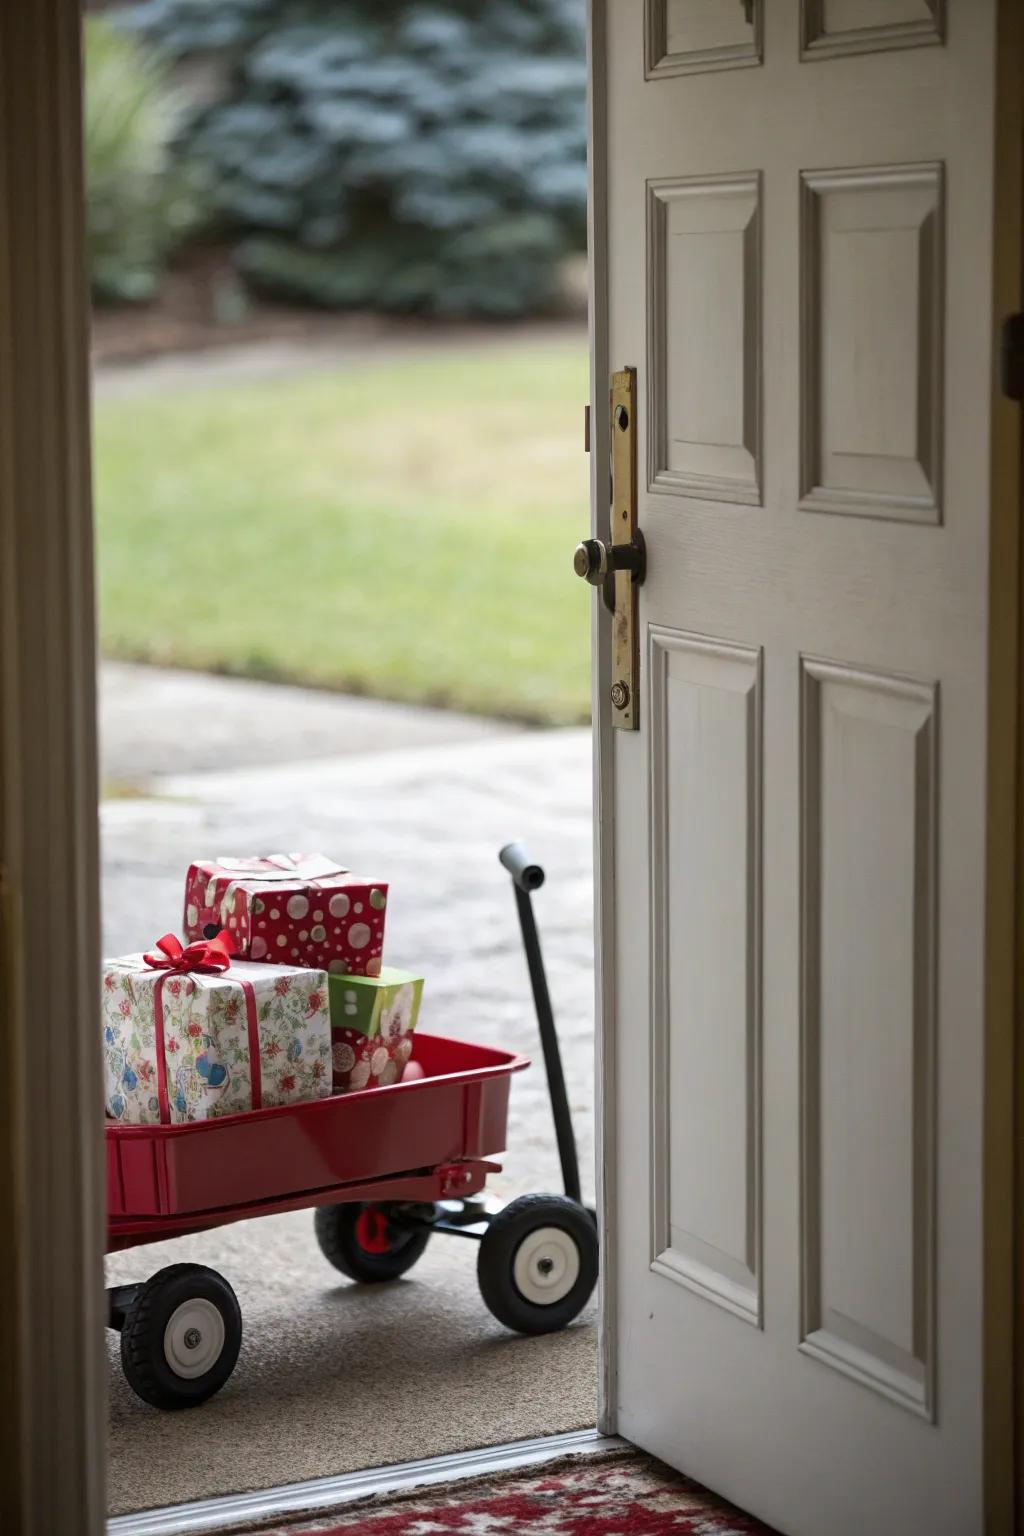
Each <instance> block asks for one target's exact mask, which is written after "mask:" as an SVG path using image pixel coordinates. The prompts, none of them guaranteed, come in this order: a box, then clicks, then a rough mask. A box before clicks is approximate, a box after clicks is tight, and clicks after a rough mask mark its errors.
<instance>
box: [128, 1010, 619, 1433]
mask: <svg viewBox="0 0 1024 1536" xmlns="http://www.w3.org/2000/svg"><path fill="white" fill-rule="evenodd" d="M416 1060H417V1061H418V1062H419V1063H420V1065H421V1066H422V1068H423V1071H424V1076H423V1077H422V1078H418V1079H414V1080H412V1081H410V1082H404V1083H395V1084H393V1085H392V1086H390V1087H387V1088H373V1089H370V1090H364V1091H363V1092H361V1093H349V1094H343V1095H338V1096H335V1097H332V1098H326V1099H318V1100H316V1101H315V1102H313V1103H309V1104H289V1105H283V1106H280V1107H277V1108H273V1109H263V1110H256V1111H254V1112H252V1113H249V1114H244V1115H226V1116H224V1117H223V1118H220V1119H212V1120H199V1121H193V1122H190V1123H187V1124H181V1125H146V1126H125V1125H109V1126H108V1127H107V1132H106V1136H107V1211H108V1216H107V1247H108V1249H109V1250H110V1251H115V1250H117V1249H122V1248H132V1247H136V1246H138V1245H140V1244H144V1243H149V1242H157V1241H159V1240H162V1239H163V1238H167V1237H179V1236H183V1235H184V1234H186V1233H190V1232H201V1231H204V1230H205V1229H206V1228H209V1227H219V1226H224V1225H225V1224H227V1223H229V1222H232V1221H245V1220H248V1219H249V1218H251V1217H254V1216H269V1215H273V1214H274V1213H276V1212H279V1211H290V1210H297V1209H300V1208H302V1207H305V1206H310V1207H312V1208H313V1209H314V1212H315V1217H314V1221H315V1232H316V1237H317V1241H318V1242H319V1244H320V1248H321V1249H322V1251H323V1253H324V1255H325V1256H326V1258H327V1259H328V1260H329V1261H330V1262H331V1263H332V1264H333V1265H334V1266H335V1268H336V1269H339V1270H341V1272H342V1273H343V1274H345V1275H348V1276H349V1277H350V1278H351V1279H353V1280H358V1281H363V1282H378V1281H382V1280H392V1279H395V1278H397V1277H398V1276H399V1275H402V1274H404V1273H405V1272H406V1270H408V1269H410V1268H411V1267H412V1265H413V1264H415V1263H416V1261H417V1259H418V1258H419V1257H420V1255H421V1254H422V1253H423V1250H424V1249H425V1248H426V1246H427V1242H428V1240H429V1239H430V1237H431V1235H432V1234H434V1233H439V1232H446V1233H458V1234H459V1235H461V1236H466V1237H475V1238H477V1239H478V1240H479V1244H480V1248H479V1258H478V1277H479V1282H480V1290H481V1293H482V1295H483V1299H484V1301H485V1303H486V1304H487V1306H488V1307H489V1308H490V1310H491V1312H492V1313H493V1314H494V1316H495V1317H497V1318H498V1319H499V1320H500V1321H501V1322H502V1323H504V1324H505V1325H506V1326H508V1327H509V1328H513V1329H517V1330H518V1331H520V1332H523V1333H546V1332H550V1331H552V1330H554V1329H558V1328H564V1327H565V1326H566V1324H567V1323H569V1322H571V1321H572V1319H573V1318H574V1317H576V1315H577V1314H578V1313H579V1312H580V1310H581V1309H582V1307H583V1306H584V1305H585V1304H586V1302H587V1300H588V1299H589V1297H590V1294H591V1292H592V1290H593V1288H594V1283H595V1280H596V1278H597V1231H596V1227H595V1225H594V1222H593V1218H592V1216H591V1214H590V1213H589V1212H588V1211H586V1210H584V1208H583V1207H582V1206H581V1205H580V1204H579V1203H578V1201H576V1200H572V1199H569V1198H568V1197H567V1196H562V1195H525V1196H523V1197H521V1198H520V1199H518V1200H514V1201H513V1202H512V1203H511V1204H510V1205H508V1206H506V1207H505V1208H504V1209H503V1210H500V1211H498V1212H497V1213H492V1212H490V1211H488V1210H487V1209H486V1207H485V1205H484V1204H483V1201H482V1200H481V1199H480V1193H481V1191H482V1189H483V1186H484V1182H485V1180H486V1177H487V1174H488V1173H491V1172H497V1171H498V1169H499V1165H498V1164H497V1163H494V1162H492V1161H490V1160H489V1159H490V1158H491V1157H493V1155H494V1154H495V1153H498V1152H501V1151H502V1150H503V1149H504V1147H505V1131H506V1123H507V1116H508V1097H509V1086H510V1079H511V1076H512V1073H513V1072H519V1071H521V1070H522V1069H523V1068H524V1067H526V1066H528V1065H529V1062H528V1061H527V1060H526V1058H525V1057H523V1056H515V1055H512V1054H510V1053H509V1052H507V1051H501V1050H496V1049H492V1048H490V1047H486V1046H480V1045H468V1044H465V1043H463V1042H460V1041H456V1040H446V1039H442V1038H440V1037H438V1036H431V1035H417V1037H416ZM108 1304H109V1305H108V1317H109V1323H110V1326H111V1327H113V1328H116V1329H118V1330H119V1331H120V1334H121V1360H122V1364H123V1367H124V1372H125V1376H126V1377H127V1379H128V1382H129V1384H130V1385H131V1386H132V1387H133V1388H134V1390H135V1391H136V1392H137V1393H138V1395H139V1396H140V1397H142V1398H143V1399H145V1401H146V1402H149V1403H152V1404H153V1405H154V1406H155V1407H158V1408H185V1407H190V1406H194V1405H196V1404H198V1403H201V1402H203V1401H205V1399H206V1398H208V1397H210V1396H212V1394H213V1393H214V1392H216V1391H217V1390H218V1389H219V1388H220V1387H222V1386H223V1385H224V1383H225V1381H227V1379H228V1377H229V1376H230V1375H231V1372H232V1370H233V1369H234V1366H235V1362H236V1360H237V1358H238V1351H239V1347H240V1344H241V1338H242V1323H241V1313H240V1311H239V1306H238V1302H237V1300H236V1298H235V1293H234V1291H233V1290H232V1289H231V1286H230V1285H229V1284H228V1282H227V1280H225V1279H224V1277H223V1276H222V1275H219V1274H218V1273H217V1272H216V1271H215V1270H212V1269H208V1268H206V1267H205V1266H203V1265H200V1264H173V1265H171V1266H169V1267H168V1268H166V1269H162V1270H161V1271H160V1272H159V1273H158V1274H155V1275H153V1276H152V1277H151V1278H150V1279H148V1280H146V1281H144V1282H142V1283H141V1284H138V1285H129V1286H116V1287H114V1288H112V1289H111V1290H110V1291H109V1292H108Z"/></svg>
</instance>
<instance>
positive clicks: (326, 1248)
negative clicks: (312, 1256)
mask: <svg viewBox="0 0 1024 1536" xmlns="http://www.w3.org/2000/svg"><path fill="white" fill-rule="evenodd" d="M402 1209H403V1208H402V1207H401V1206H398V1205H385V1204H379V1205H378V1204H367V1205H364V1204H361V1203H359V1202H358V1201H353V1202H349V1203H348V1204H346V1205H320V1206H318V1207H317V1209H316V1211H315V1212H314V1217H313V1220H314V1230H315V1232H316V1240H317V1242H318V1243H319V1244H320V1251H321V1252H322V1253H323V1255H324V1258H325V1259H327V1260H328V1261H329V1262H330V1263H331V1264H333V1265H334V1267H335V1269H340V1270H341V1273H342V1274H343V1275H347V1276H348V1277H349V1279H350V1280H360V1281H362V1282H363V1283H364V1284H368V1285H372V1284H375V1283H376V1282H377V1281H380V1280H397V1279H398V1277H399V1275H404V1274H405V1272H406V1270H409V1269H411V1268H412V1266H413V1265H414V1264H415V1263H416V1261H417V1259H419V1258H420V1257H421V1256H422V1253H423V1250H424V1248H426V1246H427V1243H428V1242H429V1241H430V1227H429V1225H428V1224H427V1221H417V1222H415V1223H413V1222H411V1221H409V1220H405V1221H403V1219H402ZM424 1214H425V1215H426V1216H427V1217H428V1219H429V1216H430V1215H432V1214H433V1209H432V1207H427V1208H426V1212H425V1213H424Z"/></svg>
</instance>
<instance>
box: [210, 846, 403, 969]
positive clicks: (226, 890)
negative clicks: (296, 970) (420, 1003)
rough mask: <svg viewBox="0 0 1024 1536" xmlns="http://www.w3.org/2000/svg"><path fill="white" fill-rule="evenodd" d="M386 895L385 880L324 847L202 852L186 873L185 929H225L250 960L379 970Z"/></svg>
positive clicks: (212, 934) (214, 931)
mask: <svg viewBox="0 0 1024 1536" xmlns="http://www.w3.org/2000/svg"><path fill="white" fill-rule="evenodd" d="M387 900H388V887H387V882H386V881H383V880H369V879H366V878H365V877H364V876H362V875H353V874H350V873H349V872H348V870H346V869H343V868H342V867H341V865H340V864H336V863H335V862H334V861H333V859H327V858H324V857H323V856H322V855H320V854H315V853H269V854H266V855H265V856H263V857H260V858H245V859H241V858H220V859H201V860H199V861H197V862H196V863H194V864H191V865H190V866H189V871H188V874H187V876H186V877H185V919H184V923H185V926H184V933H185V937H186V938H187V939H191V940H195V939H211V938H213V936H214V935H215V934H216V933H218V932H219V931H220V930H221V929H226V930H227V931H228V932H229V933H230V934H231V936H232V938H233V939H234V941H235V946H236V948H237V951H238V953H239V954H240V955H245V956H246V957H247V958H248V959H250V960H265V961H267V962H268V963H269V964H273V965H309V966H315V967H317V968H318V969H320V970H325V971H326V970H329V971H333V972H334V973H336V974H347V973H349V972H351V973H353V974H355V975H359V976H376V975H377V973H378V972H379V971H380V964H381V954H382V952H383V949H384V916H385V909H386V907H387Z"/></svg>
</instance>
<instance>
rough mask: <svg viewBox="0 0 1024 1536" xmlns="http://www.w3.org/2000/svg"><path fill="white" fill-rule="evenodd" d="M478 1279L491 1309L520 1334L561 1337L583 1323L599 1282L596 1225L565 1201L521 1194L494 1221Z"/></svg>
mask: <svg viewBox="0 0 1024 1536" xmlns="http://www.w3.org/2000/svg"><path fill="white" fill-rule="evenodd" d="M477 1280H478V1281H479V1284H480V1294H481V1296H482V1297H483V1299H484V1301H485V1303H486V1304H487V1307H488V1308H489V1309H490V1311H491V1312H492V1313H493V1315H494V1316H495V1317H496V1318H497V1319H498V1321H499V1323H504V1324H505V1326H506V1328H514V1329H515V1330H516V1332H518V1333H554V1332H555V1331H556V1330H557V1329H559V1328H565V1327H566V1326H567V1325H568V1324H569V1323H571V1322H572V1320H573V1318H574V1317H577V1316H578V1315H579V1313H580V1312H582V1310H583V1308H584V1307H585V1306H586V1304H587V1302H588V1301H589V1300H590V1295H591V1292H592V1291H593V1289H594V1286H595V1284H596V1283H597V1227H596V1225H595V1223H594V1219H593V1217H592V1216H591V1215H590V1213H589V1211H586V1210H584V1208H583V1206H582V1205H579V1204H577V1202H576V1201H575V1200H570V1199H568V1198H567V1197H566V1196H565V1195H522V1196H520V1198H519V1199H518V1200H513V1201H512V1203H511V1205H507V1206H506V1207H505V1209H504V1210H503V1211H501V1212H500V1213H499V1214H498V1215H497V1216H495V1217H494V1218H493V1220H492V1221H491V1223H490V1225H489V1226H488V1228H487V1231H486V1232H485V1234H484V1237H483V1240H482V1242H481V1244H480V1252H479V1255H478V1257H477Z"/></svg>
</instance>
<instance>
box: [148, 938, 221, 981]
mask: <svg viewBox="0 0 1024 1536" xmlns="http://www.w3.org/2000/svg"><path fill="white" fill-rule="evenodd" d="M156 947H157V949H158V950H160V952H161V953H160V954H158V955H143V957H142V958H143V960H145V962H146V964H147V965H148V966H149V968H150V970H151V971H167V972H168V974H169V975H177V976H184V975H185V974H186V973H187V972H188V971H204V972H206V973H207V974H209V973H212V972H215V971H226V970H228V969H229V967H230V965H231V957H232V955H234V954H236V953H237V949H236V946H235V941H234V939H233V938H232V937H231V934H230V933H228V932H227V930H226V929H221V931H220V933H218V935H217V937H216V938H215V939H196V941H195V943H193V944H190V945H189V946H188V948H187V949H186V948H185V946H184V945H183V944H182V942H181V940H180V939H179V938H178V936H177V934H175V933H165V934H164V936H163V938H162V939H157V941H156Z"/></svg>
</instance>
